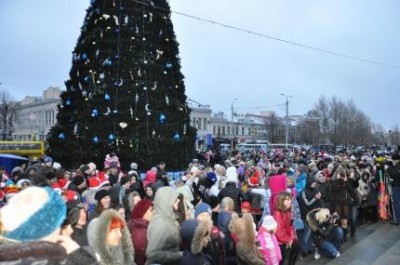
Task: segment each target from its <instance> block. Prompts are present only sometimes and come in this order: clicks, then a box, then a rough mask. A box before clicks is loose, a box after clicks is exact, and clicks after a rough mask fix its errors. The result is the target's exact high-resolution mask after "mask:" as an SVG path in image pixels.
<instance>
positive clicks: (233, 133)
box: [231, 98, 237, 149]
mask: <svg viewBox="0 0 400 265" xmlns="http://www.w3.org/2000/svg"><path fill="white" fill-rule="evenodd" d="M236 100H237V98H234V99H233V100H232V102H231V128H232V138H231V149H233V145H234V142H233V139H234V138H235V137H236V136H235V125H234V123H233V102H235V101H236Z"/></svg>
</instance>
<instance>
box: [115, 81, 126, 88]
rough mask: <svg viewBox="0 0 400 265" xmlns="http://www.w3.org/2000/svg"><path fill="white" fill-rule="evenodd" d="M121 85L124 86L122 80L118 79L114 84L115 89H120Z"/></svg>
mask: <svg viewBox="0 0 400 265" xmlns="http://www.w3.org/2000/svg"><path fill="white" fill-rule="evenodd" d="M123 84H124V80H122V79H119V80H117V81H115V82H114V86H116V87H121V86H122V85H123Z"/></svg>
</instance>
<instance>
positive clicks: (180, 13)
mask: <svg viewBox="0 0 400 265" xmlns="http://www.w3.org/2000/svg"><path fill="white" fill-rule="evenodd" d="M131 1H133V2H137V3H141V4H143V5H150V4H146V3H144V2H143V1H139V0H131ZM153 8H156V9H159V10H163V11H167V10H166V9H164V8H162V7H158V6H153ZM171 13H174V14H177V15H180V16H184V17H187V18H191V19H196V20H198V21H201V22H206V23H209V24H214V25H217V26H221V27H224V28H228V29H232V30H236V31H240V32H244V33H248V34H251V35H255V36H258V37H262V38H267V39H270V40H274V41H279V42H282V43H285V44H288V45H292V46H297V47H300V48H305V49H309V50H313V51H317V52H321V53H325V54H329V55H333V56H338V57H342V58H345V59H350V60H355V61H359V62H364V63H369V64H374V65H379V66H385V67H391V68H398V69H400V65H397V64H390V63H386V62H380V61H376V60H370V59H365V58H361V57H358V56H353V55H349V54H345V53H340V52H335V51H330V50H327V49H322V48H318V47H315V46H310V45H307V44H303V43H299V42H295V41H290V40H286V39H283V38H278V37H274V36H272V35H268V34H264V33H259V32H256V31H253V30H248V29H244V28H241V27H237V26H232V25H228V24H225V23H222V22H218V21H215V20H210V19H205V18H201V17H198V16H193V15H189V14H186V13H183V12H178V11H173V10H171Z"/></svg>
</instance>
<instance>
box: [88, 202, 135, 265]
mask: <svg viewBox="0 0 400 265" xmlns="http://www.w3.org/2000/svg"><path fill="white" fill-rule="evenodd" d="M113 218H118V219H120V220H121V221H122V222H123V223H125V220H124V219H123V218H122V217H121V216H120V215H119V213H118V212H117V211H115V210H113V209H108V210H104V211H103V212H102V213H101V214H100V216H99V217H97V218H95V219H93V220H92V221H91V222H90V223H89V227H88V231H87V233H88V242H89V246H91V247H92V248H93V250H94V252H95V253H96V256H98V257H100V264H101V265H132V264H135V263H134V261H133V257H134V255H135V253H134V249H133V244H132V239H131V235H130V233H129V229H128V227H127V225H126V224H125V226H124V227H123V228H121V233H122V240H121V243H120V245H119V246H118V247H117V248H114V247H109V246H108V245H107V244H106V240H107V235H108V232H109V229H110V224H111V220H112V219H113Z"/></svg>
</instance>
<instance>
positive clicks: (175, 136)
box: [174, 133, 181, 142]
mask: <svg viewBox="0 0 400 265" xmlns="http://www.w3.org/2000/svg"><path fill="white" fill-rule="evenodd" d="M174 140H175V142H178V141H180V140H181V136H180V135H179V133H175V135H174Z"/></svg>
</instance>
